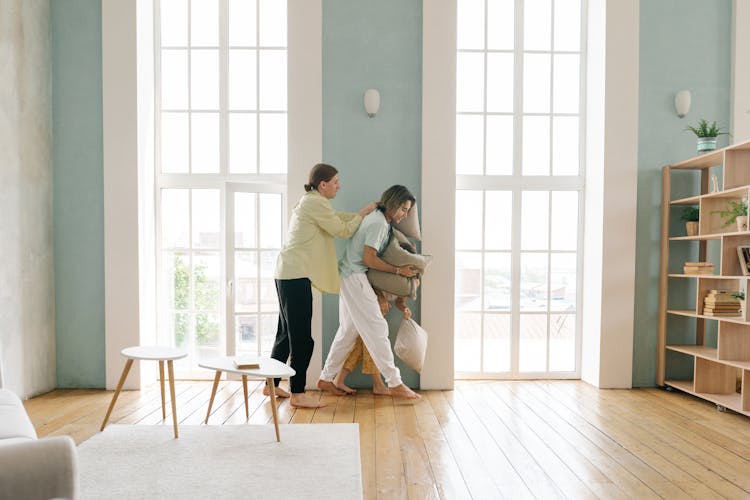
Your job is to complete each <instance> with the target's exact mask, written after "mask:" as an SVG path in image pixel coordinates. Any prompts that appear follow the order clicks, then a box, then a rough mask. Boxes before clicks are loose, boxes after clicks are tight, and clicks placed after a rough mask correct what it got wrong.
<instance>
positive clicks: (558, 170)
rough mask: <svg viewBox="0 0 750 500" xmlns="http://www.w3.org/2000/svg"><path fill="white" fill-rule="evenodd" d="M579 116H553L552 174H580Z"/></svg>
mask: <svg viewBox="0 0 750 500" xmlns="http://www.w3.org/2000/svg"><path fill="white" fill-rule="evenodd" d="M578 127H579V125H578V117H577V116H555V117H554V118H552V175H578V174H579V172H580V171H579V155H578V152H579V150H580V141H579V135H578Z"/></svg>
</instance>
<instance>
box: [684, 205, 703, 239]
mask: <svg viewBox="0 0 750 500" xmlns="http://www.w3.org/2000/svg"><path fill="white" fill-rule="evenodd" d="M699 215H700V211H699V210H698V207H685V209H684V210H683V211H682V215H681V216H680V219H682V220H684V221H685V230H686V231H687V235H688V236H696V235H697V234H698V216H699Z"/></svg>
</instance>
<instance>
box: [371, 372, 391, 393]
mask: <svg viewBox="0 0 750 500" xmlns="http://www.w3.org/2000/svg"><path fill="white" fill-rule="evenodd" d="M372 393H373V394H376V395H378V396H390V395H391V391H390V389H388V386H387V385H385V384H384V383H383V379H382V378H380V375H379V374H377V373H376V374H373V375H372Z"/></svg>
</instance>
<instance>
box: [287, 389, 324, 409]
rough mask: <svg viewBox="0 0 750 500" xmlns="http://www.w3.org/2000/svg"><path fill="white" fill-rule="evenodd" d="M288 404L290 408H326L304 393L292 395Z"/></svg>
mask: <svg viewBox="0 0 750 500" xmlns="http://www.w3.org/2000/svg"><path fill="white" fill-rule="evenodd" d="M289 404H290V405H291V406H292V408H323V407H324V406H326V404H325V403H323V402H322V401H319V400H317V399H315V398H314V397H312V396H308V395H307V394H305V393H304V392H300V393H299V394H297V393H294V394H292V399H290V400H289Z"/></svg>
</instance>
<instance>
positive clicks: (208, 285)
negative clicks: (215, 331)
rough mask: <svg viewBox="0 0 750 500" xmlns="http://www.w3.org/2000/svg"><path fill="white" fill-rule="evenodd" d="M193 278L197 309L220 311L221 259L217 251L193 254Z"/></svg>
mask: <svg viewBox="0 0 750 500" xmlns="http://www.w3.org/2000/svg"><path fill="white" fill-rule="evenodd" d="M193 280H194V283H195V299H194V300H195V309H196V310H197V311H218V310H219V302H220V300H219V299H220V293H219V282H220V280H221V261H220V260H219V254H218V253H216V252H196V253H195V254H194V255H193Z"/></svg>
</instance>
